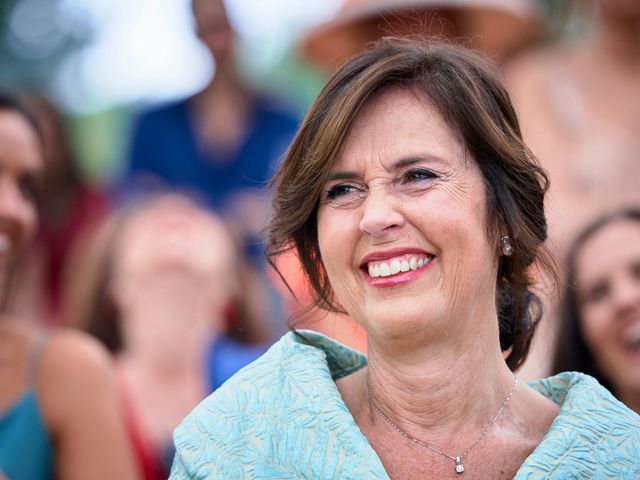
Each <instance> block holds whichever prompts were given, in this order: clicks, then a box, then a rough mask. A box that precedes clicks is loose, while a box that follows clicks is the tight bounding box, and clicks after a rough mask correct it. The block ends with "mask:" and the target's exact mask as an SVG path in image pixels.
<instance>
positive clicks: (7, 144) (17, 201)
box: [0, 109, 43, 273]
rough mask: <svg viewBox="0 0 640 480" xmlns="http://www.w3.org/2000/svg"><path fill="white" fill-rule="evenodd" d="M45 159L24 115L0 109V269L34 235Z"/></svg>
mask: <svg viewBox="0 0 640 480" xmlns="http://www.w3.org/2000/svg"><path fill="white" fill-rule="evenodd" d="M42 169H43V160H42V153H41V150H40V144H39V140H38V137H37V134H36V132H35V131H34V129H33V127H32V126H31V124H30V123H29V122H28V121H27V120H26V119H25V118H24V117H22V115H21V114H19V113H16V112H14V111H12V110H8V109H0V269H1V270H2V273H5V272H6V269H7V267H8V265H9V263H10V262H11V261H12V260H13V259H15V257H16V255H17V254H18V252H19V251H20V249H21V248H22V247H23V246H24V245H25V243H26V242H27V241H28V240H29V239H30V238H31V236H32V235H33V233H34V231H35V229H36V225H37V221H38V213H37V208H36V191H37V188H38V185H39V182H40V179H41V176H42Z"/></svg>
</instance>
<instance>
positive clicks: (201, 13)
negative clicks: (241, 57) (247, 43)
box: [191, 0, 235, 65]
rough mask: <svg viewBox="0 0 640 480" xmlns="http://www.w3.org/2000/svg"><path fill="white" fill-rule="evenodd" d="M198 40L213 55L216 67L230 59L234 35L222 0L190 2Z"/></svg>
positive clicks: (194, 0)
mask: <svg viewBox="0 0 640 480" xmlns="http://www.w3.org/2000/svg"><path fill="white" fill-rule="evenodd" d="M191 7H192V10H193V16H194V19H195V23H196V33H197V35H198V38H200V40H201V41H202V42H203V43H204V44H205V46H206V47H207V48H208V49H209V51H210V52H211V55H213V58H214V59H215V61H216V64H217V65H220V64H226V63H227V62H229V61H230V60H231V59H232V56H233V48H234V43H235V42H234V40H235V34H234V32H233V30H232V28H231V25H230V23H229V18H228V17H227V12H226V10H225V8H224V4H223V2H222V0H193V1H192V2H191Z"/></svg>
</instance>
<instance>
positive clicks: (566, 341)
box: [553, 207, 640, 389]
mask: <svg viewBox="0 0 640 480" xmlns="http://www.w3.org/2000/svg"><path fill="white" fill-rule="evenodd" d="M624 220H632V221H636V222H638V223H640V207H631V208H624V209H621V210H615V211H614V212H611V213H609V214H606V215H604V216H602V217H600V218H598V219H596V220H595V221H594V222H593V223H591V224H590V225H589V226H587V227H586V228H585V229H584V230H583V231H582V232H581V233H580V234H579V235H578V237H577V238H576V239H575V240H574V242H573V244H572V245H571V248H570V249H569V254H568V255H567V261H566V269H567V272H566V283H565V287H564V292H563V295H562V303H561V322H562V323H561V325H560V332H559V335H558V338H557V340H556V346H555V353H554V358H553V372H554V373H559V372H565V371H572V370H573V371H576V372H583V373H587V374H589V375H591V376H593V377H595V378H597V379H598V381H599V382H600V383H601V384H602V385H604V386H605V387H607V388H608V389H611V385H610V384H609V381H608V379H607V378H606V376H604V375H603V374H602V372H601V371H600V370H599V369H598V367H597V366H596V362H595V360H594V358H593V355H592V354H591V352H590V351H589V348H588V347H587V344H586V343H585V341H584V335H583V333H582V328H581V323H582V322H581V319H580V309H579V306H578V298H577V289H576V288H577V285H576V273H577V267H578V266H577V265H576V261H577V258H578V255H579V254H580V250H581V249H582V247H583V246H584V244H585V243H586V242H587V241H588V240H589V239H590V238H591V237H593V235H595V234H596V233H598V232H599V231H600V230H602V229H604V228H607V227H608V226H609V225H611V224H613V223H617V222H620V221H624Z"/></svg>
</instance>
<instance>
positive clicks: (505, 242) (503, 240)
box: [500, 235, 513, 257]
mask: <svg viewBox="0 0 640 480" xmlns="http://www.w3.org/2000/svg"><path fill="white" fill-rule="evenodd" d="M500 245H502V254H503V255H504V256H505V257H509V256H511V254H512V253H513V247H512V246H511V243H510V242H509V235H503V236H501V237H500Z"/></svg>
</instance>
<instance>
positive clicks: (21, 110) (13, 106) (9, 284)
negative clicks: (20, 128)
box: [0, 91, 43, 311]
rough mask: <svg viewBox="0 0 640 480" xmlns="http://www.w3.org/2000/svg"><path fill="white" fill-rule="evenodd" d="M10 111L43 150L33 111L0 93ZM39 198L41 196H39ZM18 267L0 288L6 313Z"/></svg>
mask: <svg viewBox="0 0 640 480" xmlns="http://www.w3.org/2000/svg"><path fill="white" fill-rule="evenodd" d="M3 110H5V111H6V110H9V111H11V112H14V113H16V114H18V115H20V116H21V117H22V118H24V119H25V120H26V121H27V123H28V124H29V125H30V126H31V127H32V128H33V131H34V132H35V134H36V137H37V138H38V141H39V143H40V147H41V148H42V143H43V136H42V130H41V129H40V126H39V125H38V122H37V121H36V117H35V115H34V114H33V113H32V112H31V110H30V109H29V108H28V107H27V105H26V103H25V102H23V101H22V100H21V99H20V98H19V97H18V96H16V95H12V94H10V93H8V92H5V91H0V111H3ZM38 197H39V196H38ZM38 197H36V207H37V206H38V204H39V198H38ZM17 269H18V265H17V264H16V263H14V264H12V265H10V266H9V268H8V273H7V276H6V278H5V283H4V284H3V285H1V286H0V311H5V310H6V309H7V307H8V305H9V302H10V300H11V297H12V295H13V293H14V290H15V288H16V286H15V284H16V278H15V277H16V276H17V275H16V273H17Z"/></svg>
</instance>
